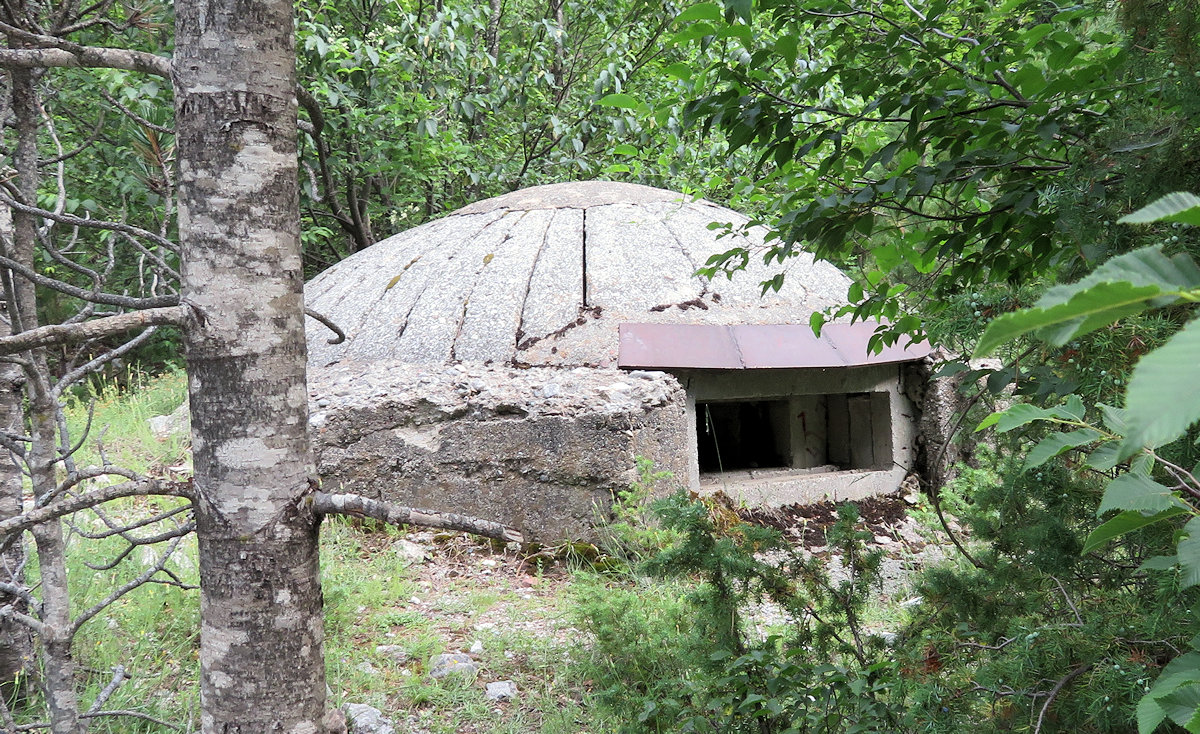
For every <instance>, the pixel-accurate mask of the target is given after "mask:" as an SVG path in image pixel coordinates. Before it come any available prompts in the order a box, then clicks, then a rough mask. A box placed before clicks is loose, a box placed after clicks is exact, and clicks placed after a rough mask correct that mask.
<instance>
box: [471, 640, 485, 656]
mask: <svg viewBox="0 0 1200 734" xmlns="http://www.w3.org/2000/svg"><path fill="white" fill-rule="evenodd" d="M468 652H470V653H471V654H472V655H479V654H481V653H482V652H483V643H482V642H480V641H479V640H475V641H474V642H472V643H471V649H470V650H468Z"/></svg>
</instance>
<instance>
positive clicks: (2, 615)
mask: <svg viewBox="0 0 1200 734" xmlns="http://www.w3.org/2000/svg"><path fill="white" fill-rule="evenodd" d="M0 619H13V620H15V621H17V622H20V623H21V624H23V625H25V626H26V627H28V628H29V629H31V630H33V631H34V632H36V633H37V634H38V635H41V636H42V637H45V636H46V625H44V624H42V623H41V622H39V621H38V620H36V619H34V618H33V617H31V616H29V615H28V614H22V613H21V612H18V611H17V610H16V608H14V607H13V605H12V604H5V605H4V606H3V607H0Z"/></svg>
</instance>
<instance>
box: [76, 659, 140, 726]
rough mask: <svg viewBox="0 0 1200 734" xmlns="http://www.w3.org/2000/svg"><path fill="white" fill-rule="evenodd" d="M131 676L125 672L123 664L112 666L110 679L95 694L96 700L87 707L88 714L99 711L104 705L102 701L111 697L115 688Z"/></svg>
mask: <svg viewBox="0 0 1200 734" xmlns="http://www.w3.org/2000/svg"><path fill="white" fill-rule="evenodd" d="M131 677H133V676H131V675H129V673H127V672H125V666H124V665H118V666H117V667H115V668H113V677H112V680H110V681H109V682H108V685H106V686H105V687H104V690H102V691H100V693H99V695H97V696H96V700H95V701H92V705H91V707H90V708H88V710H87V712H88V713H89V714H94V713H96V712H97V711H99V710H100V708H101V707H102V706H104V702H105V701H107V700H108V699H109V698H111V697H112V694H113V693H115V692H116V690H117V688H118V687H119V686H120V685H121V684H122V683H124V682H125V681H127V680H129V679H130V678H131Z"/></svg>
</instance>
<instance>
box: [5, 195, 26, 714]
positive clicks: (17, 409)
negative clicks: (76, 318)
mask: <svg viewBox="0 0 1200 734" xmlns="http://www.w3.org/2000/svg"><path fill="white" fill-rule="evenodd" d="M0 241H2V244H0V252H3V253H4V255H5V256H11V252H12V242H13V228H12V211H11V210H10V209H9V208H8V207H6V206H0ZM3 283H4V285H3V290H4V293H5V296H4V306H3V308H4V311H5V312H6V315H5V319H7V311H8V305H7V304H8V302H9V296H8V292H9V290H10V286H11V283H12V281H11V273H7V274H5V277H4V278H3ZM9 330H10V326H9V325H7V324H5V325H0V334H5V333H8V332H9ZM24 385H25V380H24V377H23V375H22V372H21V368H20V367H18V366H17V365H15V364H12V363H11V362H5V363H0V431H3V432H4V433H7V434H8V435H9V436H21V435H23V434H24V433H25V427H24V421H23V420H22V417H23V415H24V414H23V411H22V407H21V406H22V391H23V390H24ZM17 445H18V446H20V443H19V442H17ZM23 484H24V483H23V481H22V477H21V464H20V463H19V462H18V460H17V457H16V456H14V454H13V453H12V451H10V450H9V449H7V448H4V447H0V521H3V520H7V519H8V518H10V517H16V516H17V515H20V514H21V509H22V495H23V493H24V486H23ZM24 569H25V543H24V542H23V539H22V538H17V539H16V540H15V541H14V542H13V543H12V544H11V545H10V546H9V547H8V549H7V550H5V551H4V553H3V554H0V581H3V582H5V583H9V584H12V585H14V586H17V587H23V586H24V585H25V571H24ZM8 604H12V605H13V608H14V609H16V610H17V611H18V612H21V613H23V614H27V613H28V612H29V610H28V608H27V605H26V604H25V602H24V601H23V600H21V599H20V598H18V597H15V596H10V595H8V594H0V606H6V605H8ZM32 661H33V634H32V631H31V630H30V629H29V628H28V627H26V626H25V625H23V624H21V623H20V622H18V621H17V620H15V619H13V618H11V617H10V618H8V619H4V620H0V695H3V696H4V698H5V700H6V701H12V700H15V699H19V698H20V697H22V696H23V694H24V691H22V690H19V689H18V687H16V686H15V684H16V681H17V680H18V679H19V678H20V675H21V674H22V673H24V672H31V671H32V666H31V662H32Z"/></svg>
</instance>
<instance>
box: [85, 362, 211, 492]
mask: <svg viewBox="0 0 1200 734" xmlns="http://www.w3.org/2000/svg"><path fill="white" fill-rule="evenodd" d="M185 400H187V375H186V374H184V373H183V372H178V371H177V372H168V373H165V374H162V375H155V376H151V375H147V374H145V373H141V372H137V371H131V372H130V373H129V374H128V375H126V376H124V377H123V378H122V379H121V380H119V381H118V380H105V379H102V378H100V377H96V378H94V379H93V380H92V381H91V382H88V383H84V384H83V385H82V386H80V387H78V388H77V389H76V390H75V391H74V392H72V393H70V394H69V395H68V396H67V398H66V406H67V425H68V427H69V428H70V432H71V436H72V441H74V442H77V443H80V442H81V443H80V445H79V450H78V451H77V452H76V453H75V455H74V459H75V463H76V464H78V465H79V466H81V467H82V466H97V465H102V464H104V463H105V462H104V459H105V458H107V459H108V461H109V462H111V463H113V464H115V465H117V466H122V467H126V468H128V469H132V470H133V471H136V472H139V473H143V474H149V475H151V476H163V475H164V474H165V473H167V470H168V469H170V468H172V467H178V468H177V469H176V471H185V472H186V471H190V468H189V462H190V458H189V457H190V454H189V453H188V448H189V446H190V444H191V438H190V436H189V435H188V433H187V431H183V432H182V433H180V434H178V435H173V436H170V437H168V438H166V439H158V438H156V437H155V436H154V434H153V432H152V431H151V430H150V425H149V420H150V419H151V418H153V417H155V416H159V415H168V414H170V413H171V412H172V411H174V410H175V409H176V408H178V407H179V406H180V405H182V404H183V403H184V401H185ZM89 414H90V415H89Z"/></svg>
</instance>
